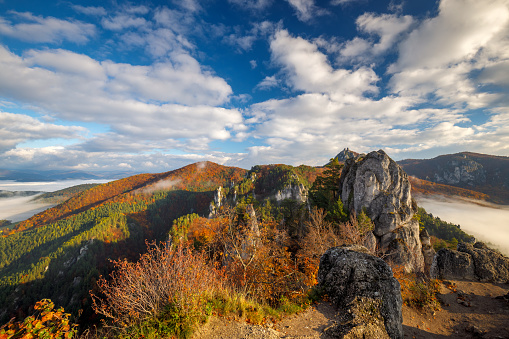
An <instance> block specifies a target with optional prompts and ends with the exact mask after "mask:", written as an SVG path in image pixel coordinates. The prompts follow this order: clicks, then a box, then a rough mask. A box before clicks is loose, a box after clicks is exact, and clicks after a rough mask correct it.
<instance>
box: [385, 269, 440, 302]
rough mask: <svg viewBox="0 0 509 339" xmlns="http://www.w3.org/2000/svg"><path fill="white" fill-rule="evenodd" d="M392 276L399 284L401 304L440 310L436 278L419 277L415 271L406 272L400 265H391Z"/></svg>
mask: <svg viewBox="0 0 509 339" xmlns="http://www.w3.org/2000/svg"><path fill="white" fill-rule="evenodd" d="M392 271H393V273H394V277H395V278H396V279H398V281H399V284H400V285H401V298H402V299H403V304H404V305H407V306H410V307H417V308H420V309H424V310H432V311H438V310H440V302H439V301H438V299H437V293H438V292H439V291H440V282H439V281H438V280H436V279H420V278H418V277H417V275H416V274H415V273H407V272H406V271H405V268H404V267H402V266H397V267H393V268H392Z"/></svg>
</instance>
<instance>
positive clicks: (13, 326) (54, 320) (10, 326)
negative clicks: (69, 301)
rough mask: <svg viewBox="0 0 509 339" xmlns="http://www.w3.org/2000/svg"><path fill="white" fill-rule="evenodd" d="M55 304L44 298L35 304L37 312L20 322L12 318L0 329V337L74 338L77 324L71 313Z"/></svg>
mask: <svg viewBox="0 0 509 339" xmlns="http://www.w3.org/2000/svg"><path fill="white" fill-rule="evenodd" d="M54 307H55V304H53V302H52V301H51V300H49V299H43V300H41V301H39V302H37V303H36V304H35V306H34V309H35V311H36V313H35V314H34V315H31V316H28V317H26V318H25V320H23V321H20V322H13V321H12V320H11V321H10V322H9V323H7V324H5V325H4V326H2V328H1V329H0V339H11V338H12V339H17V338H23V339H31V338H44V339H61V338H62V339H63V338H72V337H73V336H74V335H75V334H76V332H77V329H76V325H74V324H71V323H70V321H69V318H70V316H71V315H70V314H69V313H64V309H63V308H59V309H58V310H55V309H54Z"/></svg>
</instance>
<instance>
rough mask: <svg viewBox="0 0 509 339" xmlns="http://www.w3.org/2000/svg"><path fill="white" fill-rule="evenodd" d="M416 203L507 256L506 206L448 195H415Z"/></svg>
mask: <svg viewBox="0 0 509 339" xmlns="http://www.w3.org/2000/svg"><path fill="white" fill-rule="evenodd" d="M416 200H417V204H418V205H419V206H421V207H423V208H424V209H425V210H426V211H427V212H428V213H432V214H433V216H435V217H440V219H442V220H444V221H448V222H451V223H454V224H459V225H460V227H461V229H462V230H463V231H465V232H467V233H468V234H471V235H473V236H474V237H475V238H476V239H477V240H481V241H484V242H489V243H492V244H494V245H495V247H496V248H497V249H499V250H500V251H501V252H503V253H504V254H506V255H509V206H501V205H494V204H486V203H482V204H479V203H475V202H471V201H465V200H460V199H450V198H442V197H437V198H423V197H416Z"/></svg>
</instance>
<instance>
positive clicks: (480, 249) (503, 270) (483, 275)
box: [458, 242, 509, 283]
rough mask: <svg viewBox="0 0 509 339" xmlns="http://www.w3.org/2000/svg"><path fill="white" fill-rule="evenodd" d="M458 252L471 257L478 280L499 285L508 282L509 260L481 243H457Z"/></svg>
mask: <svg viewBox="0 0 509 339" xmlns="http://www.w3.org/2000/svg"><path fill="white" fill-rule="evenodd" d="M458 251H460V252H463V253H468V254H469V255H470V256H471V257H472V260H473V262H474V271H475V275H476V277H477V279H478V280H480V281H489V282H501V283H506V282H508V281H509V258H507V257H505V256H503V255H502V254H500V253H499V252H497V251H495V250H492V249H490V248H488V246H486V244H484V243H483V242H476V243H475V244H468V243H459V244H458Z"/></svg>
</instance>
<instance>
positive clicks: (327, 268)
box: [318, 245, 403, 338]
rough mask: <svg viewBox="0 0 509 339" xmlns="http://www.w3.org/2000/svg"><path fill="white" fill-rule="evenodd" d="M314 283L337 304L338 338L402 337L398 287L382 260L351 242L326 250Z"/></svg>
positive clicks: (335, 333)
mask: <svg viewBox="0 0 509 339" xmlns="http://www.w3.org/2000/svg"><path fill="white" fill-rule="evenodd" d="M318 284H319V286H320V287H321V288H323V289H324V292H325V293H327V295H328V296H329V298H330V300H331V301H332V302H333V303H334V304H335V305H336V307H338V309H339V312H338V314H340V315H341V317H340V319H338V323H337V325H336V326H334V327H333V328H330V329H328V330H327V332H328V334H330V335H333V336H335V337H339V338H403V326H402V322H403V317H402V313H401V307H402V304H403V301H402V299H401V289H400V285H399V282H398V281H397V280H396V279H395V278H394V276H393V274H392V270H391V268H390V267H389V265H388V264H387V263H385V262H384V261H383V260H382V259H380V258H377V257H375V256H372V255H370V254H368V253H367V249H366V248H364V247H362V246H358V245H354V246H350V247H334V248H331V249H329V250H328V251H327V252H325V254H324V255H323V256H322V258H321V259H320V268H319V270H318Z"/></svg>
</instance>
